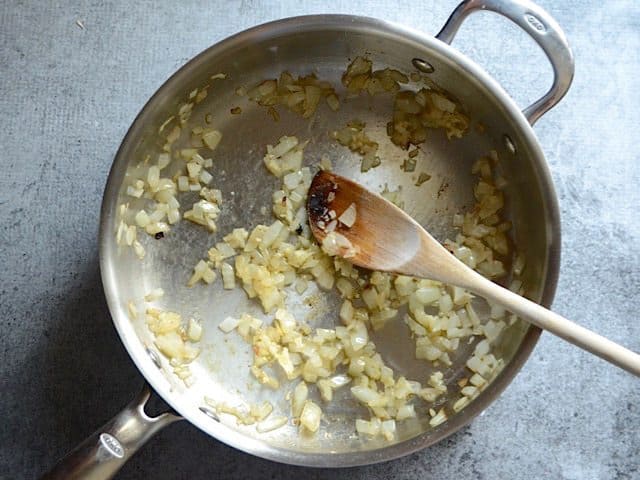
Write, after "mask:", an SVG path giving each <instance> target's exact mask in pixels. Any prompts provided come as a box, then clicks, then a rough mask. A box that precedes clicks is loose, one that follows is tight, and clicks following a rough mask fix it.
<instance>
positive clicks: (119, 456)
mask: <svg viewBox="0 0 640 480" xmlns="http://www.w3.org/2000/svg"><path fill="white" fill-rule="evenodd" d="M150 396H151V391H150V390H149V387H148V386H146V385H145V387H144V388H143V389H142V391H141V392H140V393H139V394H138V395H137V396H136V398H134V399H133V400H132V401H131V403H130V404H129V405H127V406H126V407H125V408H124V409H123V410H122V411H121V412H120V413H118V414H117V415H116V416H115V417H113V418H112V419H111V420H110V421H109V422H107V423H106V424H105V425H103V426H102V427H101V428H100V429H98V430H96V432H95V433H94V434H93V435H91V436H90V437H89V438H87V439H86V440H85V441H84V442H82V443H81V444H80V445H78V447H77V448H76V449H75V450H73V451H72V452H70V453H69V454H68V455H67V456H66V457H64V458H63V459H62V460H60V462H59V463H58V464H57V465H56V466H55V467H54V468H53V469H52V470H51V471H49V472H48V473H46V474H45V475H44V476H43V477H42V479H43V480H75V479H78V480H80V479H82V480H106V479H109V478H112V477H113V476H114V475H115V474H116V473H117V472H118V470H120V468H121V467H122V465H124V463H125V462H126V461H127V460H129V458H131V456H132V455H133V454H135V453H136V452H137V451H138V449H139V448H140V447H142V446H143V445H144V444H145V443H147V441H148V440H149V439H150V438H151V437H153V435H155V433H156V432H158V431H160V430H161V429H162V428H164V427H166V426H167V425H170V424H171V423H173V422H175V421H177V420H180V417H178V416H176V415H173V414H171V413H163V414H161V415H159V416H157V417H150V416H148V415H147V414H146V413H145V411H144V407H145V406H146V404H147V401H148V400H149V397H150Z"/></svg>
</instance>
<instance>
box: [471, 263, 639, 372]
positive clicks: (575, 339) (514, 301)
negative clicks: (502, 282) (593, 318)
mask: <svg viewBox="0 0 640 480" xmlns="http://www.w3.org/2000/svg"><path fill="white" fill-rule="evenodd" d="M470 273H473V274H474V275H468V276H466V280H467V282H466V285H465V287H466V288H468V289H469V290H471V291H472V292H474V293H476V294H478V295H481V296H483V297H485V298H486V299H487V300H490V301H492V302H495V303H498V304H500V305H502V306H503V307H505V308H506V309H507V310H509V311H510V312H512V313H515V314H516V315H518V316H520V317H522V318H524V319H526V320H528V321H529V322H531V323H533V324H534V325H537V326H538V327H540V328H542V329H544V330H547V331H549V332H551V333H553V334H554V335H557V336H559V337H560V338H563V339H565V340H566V341H568V342H570V343H573V344H574V345H577V346H578V347H580V348H582V349H584V350H587V351H589V352H591V353H593V354H595V355H597V356H599V357H600V358H602V359H604V360H606V361H607V362H610V363H613V364H614V365H617V366H619V367H620V368H623V369H625V370H627V371H628V372H630V373H633V374H634V375H636V376H639V377H640V355H638V354H637V353H635V352H632V351H631V350H628V349H627V348H625V347H623V346H622V345H618V344H617V343H615V342H612V341H611V340H609V339H607V338H605V337H603V336H602V335H598V334H597V333H595V332H592V331H591V330H589V329H587V328H584V327H581V326H580V325H578V324H576V323H573V322H572V321H570V320H567V319H566V318H564V317H562V316H561V315H558V314H557V313H554V312H552V311H550V310H547V309H546V308H544V307H542V306H540V305H538V304H537V303H534V302H532V301H531V300H527V299H526V298H524V297H521V296H520V295H517V294H515V293H513V292H512V291H511V290H508V289H506V288H503V287H501V286H499V285H497V284H495V283H493V282H491V281H490V280H487V279H486V278H484V277H483V276H481V275H479V274H477V273H476V272H473V271H471V272H470Z"/></svg>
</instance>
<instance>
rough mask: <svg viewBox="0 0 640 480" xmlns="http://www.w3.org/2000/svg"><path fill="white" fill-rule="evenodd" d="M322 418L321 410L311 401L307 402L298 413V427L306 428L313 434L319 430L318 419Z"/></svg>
mask: <svg viewBox="0 0 640 480" xmlns="http://www.w3.org/2000/svg"><path fill="white" fill-rule="evenodd" d="M321 417H322V410H321V409H320V407H319V406H318V405H316V404H315V403H313V402H312V401H311V400H307V401H306V402H305V403H304V407H303V408H302V412H301V413H300V425H302V426H303V427H304V428H306V429H307V430H308V431H310V432H311V433H315V432H317V431H318V429H319V428H320V418H321Z"/></svg>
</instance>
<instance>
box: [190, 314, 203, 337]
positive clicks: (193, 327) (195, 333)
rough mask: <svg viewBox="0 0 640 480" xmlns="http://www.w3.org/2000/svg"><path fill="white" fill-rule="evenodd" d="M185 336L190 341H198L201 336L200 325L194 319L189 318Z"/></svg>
mask: <svg viewBox="0 0 640 480" xmlns="http://www.w3.org/2000/svg"><path fill="white" fill-rule="evenodd" d="M187 336H188V337H189V340H191V341H192V342H198V341H200V339H201V338H202V325H201V324H200V322H198V321H196V320H195V319H193V318H191V319H189V327H188V328H187Z"/></svg>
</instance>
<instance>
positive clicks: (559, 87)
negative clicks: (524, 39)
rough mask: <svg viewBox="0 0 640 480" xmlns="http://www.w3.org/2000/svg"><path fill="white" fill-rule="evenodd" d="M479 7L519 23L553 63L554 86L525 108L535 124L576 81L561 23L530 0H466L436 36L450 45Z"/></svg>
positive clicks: (525, 113) (526, 114)
mask: <svg viewBox="0 0 640 480" xmlns="http://www.w3.org/2000/svg"><path fill="white" fill-rule="evenodd" d="M479 10H488V11H491V12H495V13H498V14H500V15H502V16H504V17H506V18H508V19H509V20H511V21H512V22H513V23H515V24H516V25H518V26H519V27H520V28H521V29H523V30H524V31H525V32H527V33H528V34H529V36H530V37H531V38H533V39H534V40H535V42H536V43H537V44H538V45H539V46H540V47H541V48H542V50H543V51H544V53H545V54H546V56H547V58H548V59H549V62H551V67H552V68H553V85H552V86H551V88H550V89H549V91H548V92H547V93H546V94H545V95H543V96H542V97H541V98H540V99H538V100H537V101H535V102H534V103H533V104H531V105H529V106H528V107H527V108H525V109H524V110H523V113H524V116H525V117H526V118H527V120H528V121H529V123H530V124H531V125H533V124H534V123H536V121H537V120H538V119H539V118H540V117H541V116H542V115H544V114H545V113H546V112H547V111H548V110H550V109H551V108H553V107H554V106H555V105H556V104H557V103H558V102H559V101H560V100H561V99H562V97H564V95H565V94H566V93H567V90H569V86H570V85H571V81H572V80H573V73H574V63H573V53H572V52H571V48H570V47H569V44H568V42H567V38H566V37H565V35H564V32H563V31H562V29H561V28H560V25H558V23H557V22H556V21H555V20H554V19H553V18H552V17H551V16H550V15H549V14H548V13H547V12H546V11H545V10H543V9H542V8H540V7H539V6H537V5H536V4H534V3H533V2H530V1H529V0H464V1H463V2H462V3H460V5H458V6H457V7H456V9H455V10H454V11H453V13H452V14H451V16H450V17H449V19H448V20H447V23H445V24H444V27H442V30H440V32H439V33H438V34H437V35H436V38H437V39H438V40H441V41H443V42H445V43H447V44H450V43H451V42H452V41H453V39H454V37H455V36H456V33H457V32H458V29H459V28H460V26H461V25H462V23H463V22H464V20H465V19H466V18H467V16H468V15H470V14H471V13H473V12H477V11H479Z"/></svg>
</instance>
